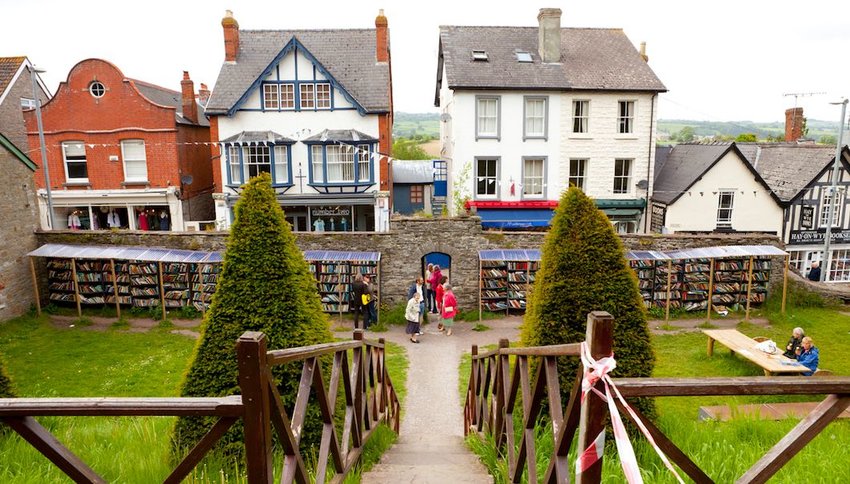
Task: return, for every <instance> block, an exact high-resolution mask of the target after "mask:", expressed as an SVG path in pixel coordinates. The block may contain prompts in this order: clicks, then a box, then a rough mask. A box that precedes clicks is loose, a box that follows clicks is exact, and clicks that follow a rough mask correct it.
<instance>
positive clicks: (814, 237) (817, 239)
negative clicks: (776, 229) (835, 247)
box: [788, 229, 850, 245]
mask: <svg viewBox="0 0 850 484" xmlns="http://www.w3.org/2000/svg"><path fill="white" fill-rule="evenodd" d="M825 234H826V231H820V230H792V231H791V239H790V240H789V241H788V245H811V244H823V242H824V240H823V239H824V235H825ZM830 243H834V244H850V230H844V229H838V230H833V231H832V236H831V237H830Z"/></svg>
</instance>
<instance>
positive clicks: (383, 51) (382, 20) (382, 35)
mask: <svg viewBox="0 0 850 484" xmlns="http://www.w3.org/2000/svg"><path fill="white" fill-rule="evenodd" d="M387 25H388V23H387V17H385V16H384V9H380V10H378V16H377V17H375V60H376V61H377V62H389V60H390V43H389V36H388V31H387Z"/></svg>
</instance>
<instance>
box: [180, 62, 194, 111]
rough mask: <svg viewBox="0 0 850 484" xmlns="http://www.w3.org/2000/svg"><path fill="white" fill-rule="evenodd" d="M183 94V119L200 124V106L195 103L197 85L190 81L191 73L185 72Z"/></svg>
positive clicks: (181, 85)
mask: <svg viewBox="0 0 850 484" xmlns="http://www.w3.org/2000/svg"><path fill="white" fill-rule="evenodd" d="M180 88H181V90H182V92H183V96H182V98H183V117H184V118H186V119H188V120H189V121H191V122H193V123H197V122H198V104H197V103H195V83H194V82H192V80H191V79H189V71H183V80H182V81H180Z"/></svg>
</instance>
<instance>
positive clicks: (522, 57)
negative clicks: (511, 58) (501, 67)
mask: <svg viewBox="0 0 850 484" xmlns="http://www.w3.org/2000/svg"><path fill="white" fill-rule="evenodd" d="M516 60H517V62H532V60H533V59H532V58H531V53H530V52H524V51H517V53H516Z"/></svg>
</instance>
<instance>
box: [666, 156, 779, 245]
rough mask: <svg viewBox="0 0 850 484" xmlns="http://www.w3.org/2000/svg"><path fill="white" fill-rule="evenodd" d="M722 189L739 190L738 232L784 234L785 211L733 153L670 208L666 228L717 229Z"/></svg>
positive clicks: (734, 222) (735, 223) (735, 206)
mask: <svg viewBox="0 0 850 484" xmlns="http://www.w3.org/2000/svg"><path fill="white" fill-rule="evenodd" d="M720 190H734V191H735V198H734V203H733V205H732V207H733V208H732V228H733V229H734V230H737V231H744V232H746V231H759V232H775V233H776V234H780V233H781V231H782V217H783V213H782V208H781V207H780V206H779V205H778V204H777V203H776V201H775V200H774V199H773V198H771V196H770V193H769V192H768V190H767V189H765V188H764V186H762V185H761V184H760V183H758V182H757V181H756V180H755V177H754V176H753V174H752V172H750V170H748V169H747V168H746V167H745V166H744V162H743V161H741V160H740V159H739V158H738V156H737V155H736V154H735V153H733V152H730V153H727V154H726V156H724V157H723V158H722V159H721V160H720V161H718V162H717V164H715V165H714V167H712V169H711V170H709V171H708V172H707V173H706V174H705V175H704V176H703V177H702V178H701V179H700V180H698V181H697V182H696V183H695V184H694V185H693V186H692V187H691V188H689V189H688V192H689V193H688V192H686V193H684V194H683V195H682V196H681V197H679V199H678V200H676V201H675V203H673V204H672V205H668V206H667V217H666V220H665V225H666V227H667V228H668V229H670V231H671V232H683V231H712V230H715V229H716V228H717V204H718V197H719V193H718V192H719V191H720Z"/></svg>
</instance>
